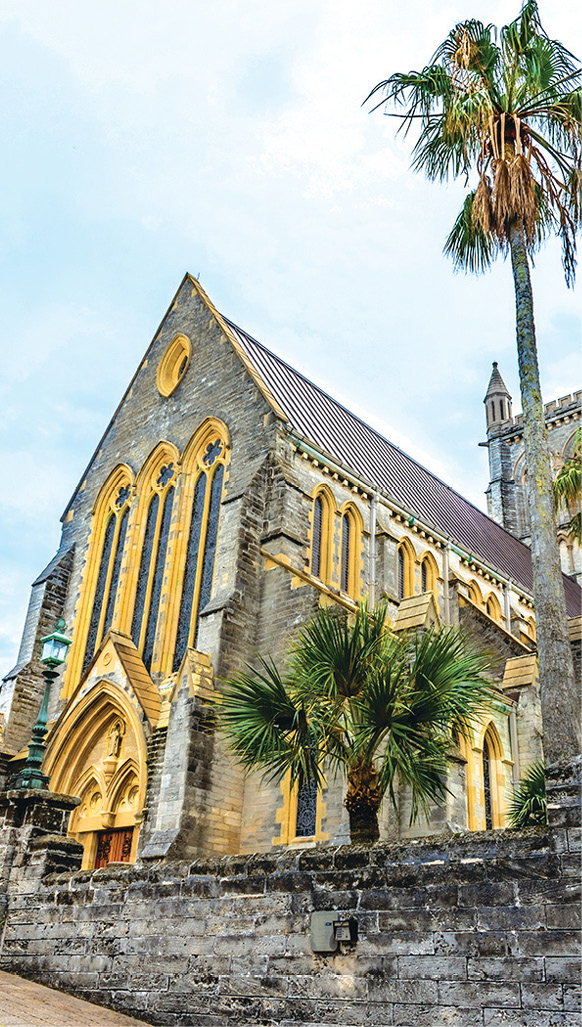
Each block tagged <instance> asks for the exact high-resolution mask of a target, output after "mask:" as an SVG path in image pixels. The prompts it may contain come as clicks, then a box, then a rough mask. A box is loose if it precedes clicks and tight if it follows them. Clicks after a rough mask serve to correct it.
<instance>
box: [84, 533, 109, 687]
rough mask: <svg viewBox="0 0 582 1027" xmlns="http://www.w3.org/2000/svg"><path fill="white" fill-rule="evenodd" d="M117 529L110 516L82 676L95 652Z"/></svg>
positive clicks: (102, 551)
mask: <svg viewBox="0 0 582 1027" xmlns="http://www.w3.org/2000/svg"><path fill="white" fill-rule="evenodd" d="M116 527H117V518H116V516H115V514H113V513H112V514H110V516H109V520H108V521H107V527H106V528H105V537H104V539H103V548H102V550H101V562H100V564H99V574H98V576H97V584H96V586H95V596H94V599H93V609H92V610H91V620H90V621H89V632H88V635H87V644H86V646H85V656H84V659H83V669H82V671H81V673H82V674H84V673H85V671H86V670H87V667H88V666H89V664H90V663H91V660H92V658H93V654H94V652H95V646H96V645H97V635H98V632H99V621H100V620H101V610H102V609H103V600H104V597H105V586H106V584H107V575H108V572H109V561H110V559H111V552H112V549H113V540H114V538H115V528H116Z"/></svg>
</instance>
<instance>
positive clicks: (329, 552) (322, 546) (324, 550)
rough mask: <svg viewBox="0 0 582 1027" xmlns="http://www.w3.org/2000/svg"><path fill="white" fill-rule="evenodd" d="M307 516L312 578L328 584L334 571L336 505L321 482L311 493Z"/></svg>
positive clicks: (331, 493) (332, 495)
mask: <svg viewBox="0 0 582 1027" xmlns="http://www.w3.org/2000/svg"><path fill="white" fill-rule="evenodd" d="M312 497H313V502H312V505H311V511H310V515H309V522H310V523H309V551H310V554H311V560H310V568H311V573H312V574H313V575H314V577H316V578H319V579H320V581H324V582H326V584H330V583H331V580H332V577H333V570H334V565H333V564H334V561H333V553H334V544H335V529H336V523H335V522H336V515H337V503H336V500H335V496H334V494H333V492H332V490H331V489H330V487H329V485H327V484H326V483H325V482H321V483H320V484H319V485H316V487H315V488H314V490H313V492H312Z"/></svg>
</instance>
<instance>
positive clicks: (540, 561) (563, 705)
mask: <svg viewBox="0 0 582 1027" xmlns="http://www.w3.org/2000/svg"><path fill="white" fill-rule="evenodd" d="M509 243H510V248H511V264H512V267H513V279H514V284H515V305H516V317H517V354H518V359H519V380H520V387H521V402H522V407H523V429H524V432H523V433H524V439H525V454H526V462H527V492H528V501H529V509H530V517H531V539H532V542H531V549H532V564H533V590H534V599H535V607H536V629H537V639H538V656H539V667H540V686H541V702H542V718H543V725H544V741H543V745H544V757H545V761H546V765H547V764H550V763H554V762H555V761H556V760H558V759H560V758H562V757H571V756H574V755H576V754H577V753H579V752H580V748H581V746H580V724H579V709H580V701H579V695H578V688H577V685H576V680H575V677H574V667H573V663H572V651H571V649H570V642H569V636H568V620H567V615H566V599H565V595H564V585H563V581H562V572H561V567H560V553H559V549H558V539H557V529H556V519H555V514H554V500H553V489H552V471H551V465H550V453H549V449H548V443H547V435H546V428H545V421H544V407H543V403H542V395H541V389H540V378H539V370H538V358H537V352H536V338H535V326H534V316H533V296H532V288H531V279H530V273H529V261H528V256H527V251H526V246H525V238H524V231H523V225H522V224H520V223H519V222H514V224H513V225H512V226H511V228H510V232H509Z"/></svg>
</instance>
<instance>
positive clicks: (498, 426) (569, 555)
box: [480, 362, 582, 581]
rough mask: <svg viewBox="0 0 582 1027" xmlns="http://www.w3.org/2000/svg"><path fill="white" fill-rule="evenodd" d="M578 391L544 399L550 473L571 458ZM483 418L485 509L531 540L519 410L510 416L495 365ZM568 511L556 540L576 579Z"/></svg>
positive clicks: (580, 558) (580, 563) (581, 562)
mask: <svg viewBox="0 0 582 1027" xmlns="http://www.w3.org/2000/svg"><path fill="white" fill-rule="evenodd" d="M581 401H582V392H574V393H572V394H571V395H569V396H562V397H561V398H560V399H557V400H554V401H553V402H551V403H545V404H544V418H545V422H546V431H547V433H548V444H549V448H550V456H551V460H552V471H553V474H554V476H555V475H556V474H557V473H558V471H559V470H560V467H562V465H563V464H564V462H565V461H567V460H569V459H571V458H572V456H573V453H574V448H575V433H576V428H577V427H578V425H579V423H580V418H581V416H582V409H581V407H582V402H581ZM483 402H484V404H485V416H486V423H487V442H481V443H480V445H481V446H486V447H487V449H488V451H489V486H488V488H487V491H486V493H485V494H486V496H487V513H488V514H489V516H490V517H492V518H493V520H495V521H497V522H498V524H502V525H503V527H504V528H506V529H507V530H508V531H510V532H511V533H512V534H513V535H516V536H517V537H518V538H519V539H521V540H522V542H525V543H526V544H527V545H529V544H530V543H531V534H530V521H529V511H528V503H527V488H526V484H527V466H526V461H525V443H524V438H523V415H522V414H517V416H516V417H513V415H512V411H511V396H510V395H509V391H508V389H507V386H506V385H505V382H504V381H503V378H502V377H501V375H500V373H499V369H498V365H497V363H496V362H495V363H494V364H493V371H492V373H491V378H490V380H489V385H488V387H487V393H486V395H485V399H484V400H483ZM570 516H571V513H569V512H568V511H567V510H564V509H560V510H559V511H558V541H559V545H560V557H561V561H562V570H563V572H564V574H568V575H570V576H571V577H573V578H575V579H576V580H577V581H580V580H581V579H582V553H581V552H580V547H579V546H578V544H577V542H575V541H574V540H573V539H572V537H571V536H570V535H569V532H568V521H569V518H570Z"/></svg>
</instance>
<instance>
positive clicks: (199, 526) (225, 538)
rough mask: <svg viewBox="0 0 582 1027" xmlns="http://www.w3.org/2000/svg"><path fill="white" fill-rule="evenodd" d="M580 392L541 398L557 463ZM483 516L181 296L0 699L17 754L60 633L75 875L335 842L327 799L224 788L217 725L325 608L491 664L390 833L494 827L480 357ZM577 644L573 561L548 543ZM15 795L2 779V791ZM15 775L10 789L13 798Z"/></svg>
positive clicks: (242, 782) (329, 795)
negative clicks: (455, 741) (413, 809)
mask: <svg viewBox="0 0 582 1027" xmlns="http://www.w3.org/2000/svg"><path fill="white" fill-rule="evenodd" d="M581 398H582V394H581V393H576V394H574V395H573V396H567V397H564V398H562V399H560V400H558V401H557V402H555V403H550V404H548V405H547V406H546V419H547V425H548V429H549V430H551V434H550V444H551V450H552V454H553V459H554V464H555V468H556V470H557V469H558V468H559V467H560V466H561V464H562V463H563V462H564V461H565V460H567V459H568V458H569V457H570V456H571V454H572V450H573V446H574V433H575V430H576V427H577V425H578V424H579V418H580V405H581V403H580V401H581ZM485 410H486V425H487V441H486V442H485V443H482V444H484V445H486V446H487V447H488V453H489V464H490V482H489V487H488V490H487V502H488V511H489V516H487V515H486V514H484V513H483V512H482V511H481V510H479V509H478V508H477V507H475V506H473V505H472V504H471V503H470V502H468V501H467V500H465V499H464V498H463V497H462V496H461V495H459V494H458V493H457V492H455V491H454V490H453V489H452V488H450V487H449V486H447V485H446V484H445V483H443V482H442V481H440V480H439V479H438V478H437V477H435V476H434V475H433V474H431V473H430V471H428V470H427V469H426V468H424V467H423V466H421V465H420V464H418V463H417V462H416V461H415V460H413V459H411V458H410V457H408V456H407V455H406V454H405V453H403V452H402V451H401V450H400V449H398V448H397V447H396V446H394V445H392V444H391V443H390V442H389V441H388V440H386V439H385V438H383V437H382V436H381V435H379V434H378V433H377V432H376V431H374V430H373V429H371V428H370V427H369V426H368V425H366V424H365V423H363V422H362V421H361V420H360V419H359V418H357V417H356V416H354V415H353V414H351V413H350V412H349V411H348V410H347V409H346V408H345V407H343V406H342V405H341V404H339V403H338V402H336V401H335V400H333V399H332V398H331V397H330V396H328V395H327V394H326V393H325V392H323V391H322V390H321V389H319V388H318V387H316V386H315V385H314V384H312V383H311V382H310V381H309V380H308V379H306V378H304V377H303V376H302V375H301V374H299V373H298V372H297V371H295V370H293V368H291V367H290V366H289V365H288V364H286V363H285V362H284V361H283V360H281V359H280V358H278V357H277V356H276V355H275V354H273V353H271V352H270V351H269V350H268V349H266V348H265V347H264V346H263V345H262V344H261V343H259V342H257V341H256V340H255V339H253V338H251V337H250V336H249V335H247V334H246V333H245V332H244V331H243V330H242V329H241V328H238V327H237V326H236V325H235V324H233V323H232V322H231V321H230V320H228V319H227V318H226V317H225V316H224V315H222V314H220V313H219V312H218V311H217V310H216V308H215V307H214V306H213V304H212V302H211V301H210V299H209V298H208V297H207V295H206V294H205V292H204V290H203V289H202V287H201V285H200V283H199V282H198V281H196V280H195V279H193V278H192V277H191V276H190V275H186V276H185V278H184V280H183V281H182V283H181V285H180V287H179V289H178V292H177V294H176V296H175V297H174V300H173V301H172V304H171V306H170V308H169V310H168V312H167V313H166V315H165V317H164V319H163V321H162V323H161V326H160V328H159V330H158V332H157V334H156V335H155V338H154V339H153V342H152V343H151V345H150V347H149V349H148V350H147V352H146V354H145V356H144V358H143V360H142V362H141V363H140V366H139V367H138V369H137V371H136V373H135V375H134V377H133V379H132V381H131V382H130V384H129V386H128V388H127V391H126V392H125V395H124V396H123V398H122V400H121V402H120V404H119V406H118V408H117V410H116V411H115V413H114V415H113V417H112V419H111V421H110V423H109V425H108V427H107V429H106V431H105V433H104V435H103V437H102V439H101V440H100V442H99V443H98V445H97V448H96V450H95V452H94V453H93V455H92V457H91V459H90V461H89V463H88V465H87V468H86V470H85V471H84V473H83V476H82V479H81V481H80V482H79V484H78V486H77V488H76V489H75V491H74V493H73V495H72V497H71V499H70V501H69V503H68V505H67V507H66V509H65V512H64V514H63V517H62V540H61V545H60V548H59V550H58V552H57V554H56V555H55V556H54V558H53V559H52V560H51V562H50V563H49V564H48V566H47V567H46V568H45V569H44V570H43V571H42V573H41V574H40V575H39V576H38V577H37V579H36V580H35V581H34V583H33V586H32V594H31V599H30V604H29V608H28V614H27V617H26V622H25V625H24V632H23V638H22V643H21V647H20V652H19V656H18V662H17V664H16V666H15V667H14V669H13V670H11V671H10V673H9V674H7V675H6V677H5V678H4V681H3V683H2V688H1V691H0V716H2V717H3V723H4V735H3V742H2V748H3V750H4V752H5V754H6V755H7V757H8V767H9V768H11V772H16V771H17V770H18V768H19V767H21V766H22V763H23V760H24V759H25V758H26V754H27V747H28V742H29V740H30V737H31V730H32V726H33V724H34V722H35V719H36V716H37V714H38V710H39V706H40V701H41V696H42V693H43V689H44V682H43V678H42V674H41V666H40V664H39V656H40V641H41V638H43V636H46V635H48V634H49V633H50V632H51V631H52V630H53V628H54V625H55V623H56V621H57V619H58V618H60V617H62V618H63V619H64V621H65V623H66V625H67V632H68V634H70V635H71V637H72V639H73V644H72V646H71V650H70V653H69V657H68V661H67V664H66V667H65V669H64V672H63V674H62V676H61V677H60V678H59V679H58V680H57V681H55V682H54V686H53V690H52V694H51V699H50V706H49V723H48V734H47V750H46V757H45V761H44V767H43V769H44V771H45V772H46V774H47V775H49V778H50V789H51V790H52V791H53V792H57V793H63V794H66V795H71V796H77V797H79V798H80V800H81V801H80V803H79V805H78V806H77V807H76V808H75V809H74V811H73V812H72V814H71V819H70V824H69V833H70V834H71V835H72V836H73V837H74V838H76V839H78V840H79V841H80V842H81V843H82V844H83V847H84V866H85V867H86V868H92V867H96V866H97V867H99V866H104V865H105V864H107V863H108V862H119V861H126V862H133V861H135V860H138V861H144V860H153V859H163V858H169V859H186V858H191V857H193V856H196V855H209V856H211V855H223V854H229V853H249V852H265V851H271V850H274V849H280V848H281V847H284V846H305V847H306V846H313V845H315V844H316V843H322V844H323V843H326V842H327V843H330V844H331V843H339V842H344V841H347V840H349V833H348V817H347V812H346V810H345V809H344V807H343V803H342V798H343V789H342V787H341V782H337V781H331V780H330V781H329V782H328V785H327V787H325V788H323V789H321V790H320V791H319V792H318V793H317V794H315V792H314V790H312V791H311V794H310V795H307V796H306V795H305V794H303V793H298V790H297V787H291V786H290V782H289V781H288V780H283V781H282V782H281V783H280V784H273V783H265V782H264V781H262V780H260V779H259V778H258V776H256V775H247V776H245V774H244V773H243V771H242V770H241V768H240V766H239V765H237V763H236V762H234V761H233V759H232V757H231V756H230V755H229V752H228V748H227V745H226V743H225V741H224V739H223V738H222V736H221V735H220V734H219V733H217V732H215V731H214V729H213V720H212V713H211V710H212V703H213V699H214V696H215V694H216V692H217V690H219V689H220V686H221V681H222V680H224V679H225V678H227V677H228V676H229V675H231V674H233V673H234V672H236V671H237V670H239V669H240V668H241V667H242V666H243V665H244V664H245V663H252V661H253V660H254V659H255V656H256V653H257V652H260V653H264V654H266V653H269V654H271V655H272V656H273V657H274V658H275V659H280V658H281V657H282V656H283V654H284V653H285V651H286V648H287V646H288V643H289V640H290V638H291V637H292V634H293V631H294V630H295V629H296V628H297V626H298V625H299V624H301V623H302V622H303V621H305V619H306V618H308V617H310V616H311V615H312V614H313V613H314V612H315V611H316V610H317V609H318V607H319V605H320V604H322V603H332V604H337V605H339V606H340V607H341V608H343V609H345V610H347V611H350V610H353V609H354V608H355V604H356V603H357V601H358V600H359V599H360V598H363V597H364V596H368V597H369V601H370V603H372V604H373V603H375V602H377V601H379V600H380V599H383V600H385V601H386V602H387V603H388V606H389V609H390V616H391V622H392V625H393V628H394V630H395V631H402V630H404V629H410V628H412V629H414V628H418V629H422V628H423V627H425V626H428V625H432V624H444V625H459V626H460V627H461V629H462V630H463V631H464V632H465V633H466V634H467V636H469V637H470V638H471V639H472V640H473V641H474V643H475V645H477V646H478V647H481V648H484V649H486V650H487V651H488V652H490V653H492V654H493V666H492V673H493V674H494V676H495V680H496V683H497V685H498V700H497V702H496V705H495V709H494V710H493V712H492V713H491V715H490V716H488V717H487V718H485V719H484V720H483V721H482V722H479V723H475V724H473V725H472V727H471V740H470V741H466V740H464V739H462V740H460V742H459V750H458V754H457V757H456V759H455V762H454V764H453V765H452V766H451V769H450V773H449V781H448V787H449V794H448V800H447V804H446V807H444V808H439V809H436V808H435V810H434V811H433V814H432V816H431V817H430V818H429V819H428V820H420V821H418V822H417V823H415V824H414V825H413V826H412V827H411V826H409V813H410V803H409V797H408V796H407V795H406V793H405V792H403V793H402V794H401V795H400V797H399V802H398V807H397V808H396V809H394V808H392V807H391V806H389V804H388V803H386V804H385V808H384V809H383V811H382V818H381V833H382V837H383V838H384V839H400V838H407V837H411V836H422V835H426V834H430V833H434V832H437V831H443V830H447V829H449V830H457V829H469V830H483V829H486V828H499V827H503V826H504V823H505V807H506V802H507V797H508V795H509V793H510V791H511V787H512V784H514V783H515V782H516V781H518V780H519V778H520V776H521V775H522V773H523V770H524V768H527V767H528V766H529V765H530V764H531V763H532V762H534V761H535V760H536V759H539V758H540V756H541V754H542V748H541V745H542V741H541V738H542V727H541V714H540V705H539V682H538V679H537V663H536V654H535V637H536V629H535V609H534V603H533V597H532V577H531V560H530V552H529V549H528V545H527V542H528V540H529V524H528V518H527V504H526V502H525V493H524V482H525V475H526V473H527V469H526V467H525V463H524V453H523V431H522V424H521V420H520V417H517V418H513V417H512V413H511V397H510V396H509V393H508V391H507V389H506V387H505V385H504V383H503V380H502V378H501V375H500V373H499V370H498V368H497V365H494V368H493V374H492V376H491V380H490V383H489V387H488V390H487V394H486V397H485ZM560 531H561V533H560V544H561V551H562V559H563V570H564V574H565V576H564V584H565V590H566V598H567V605H568V613H569V617H570V618H571V620H570V628H571V638H572V643H573V645H574V646H579V643H580V626H581V620H580V616H579V615H580V597H581V593H580V588H579V585H578V583H577V580H576V579H577V578H579V577H580V574H581V572H582V564H581V562H580V552H579V550H577V549H575V548H574V547H573V545H572V543H571V541H570V539H569V537H568V535H567V532H566V531H565V525H564V524H563V525H562V526H561V529H560ZM9 780H10V779H9ZM9 780H8V782H7V787H10V783H9Z"/></svg>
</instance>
